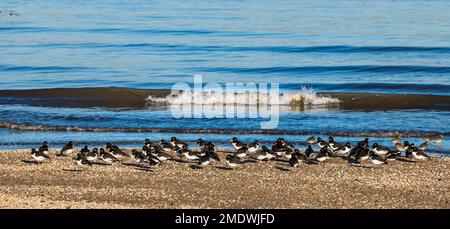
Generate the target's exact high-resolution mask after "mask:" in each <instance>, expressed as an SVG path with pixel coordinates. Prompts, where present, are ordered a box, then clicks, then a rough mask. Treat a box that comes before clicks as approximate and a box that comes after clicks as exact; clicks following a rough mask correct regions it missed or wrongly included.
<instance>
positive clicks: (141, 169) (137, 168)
mask: <svg viewBox="0 0 450 229" xmlns="http://www.w3.org/2000/svg"><path fill="white" fill-rule="evenodd" d="M135 169H136V170H139V171H143V172H154V170H153V169H151V168H148V167H136V168H135Z"/></svg>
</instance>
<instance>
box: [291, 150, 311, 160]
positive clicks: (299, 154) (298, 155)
mask: <svg viewBox="0 0 450 229" xmlns="http://www.w3.org/2000/svg"><path fill="white" fill-rule="evenodd" d="M294 155H295V157H296V158H297V160H299V161H300V162H302V161H308V157H307V156H306V154H305V153H304V152H303V153H302V152H300V150H299V149H294V152H293V153H292V156H294Z"/></svg>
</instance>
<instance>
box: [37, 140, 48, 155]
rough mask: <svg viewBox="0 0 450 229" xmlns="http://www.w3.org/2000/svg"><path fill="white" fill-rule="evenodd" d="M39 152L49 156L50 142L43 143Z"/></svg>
mask: <svg viewBox="0 0 450 229" xmlns="http://www.w3.org/2000/svg"><path fill="white" fill-rule="evenodd" d="M38 151H40V152H43V153H45V154H47V155H48V142H43V143H42V146H41V147H39V150H38Z"/></svg>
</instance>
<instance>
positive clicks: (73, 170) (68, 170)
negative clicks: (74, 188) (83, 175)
mask: <svg viewBox="0 0 450 229" xmlns="http://www.w3.org/2000/svg"><path fill="white" fill-rule="evenodd" d="M62 170H63V171H66V172H83V171H84V170H83V169H67V168H63V169H62Z"/></svg>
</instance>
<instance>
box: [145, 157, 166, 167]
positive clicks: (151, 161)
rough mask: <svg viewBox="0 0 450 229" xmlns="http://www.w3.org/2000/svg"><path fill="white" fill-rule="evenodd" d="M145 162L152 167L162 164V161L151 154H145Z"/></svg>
mask: <svg viewBox="0 0 450 229" xmlns="http://www.w3.org/2000/svg"><path fill="white" fill-rule="evenodd" d="M147 163H148V164H149V165H150V166H152V167H156V166H159V165H161V164H162V162H161V161H160V160H159V159H158V158H157V157H156V156H154V155H152V154H148V155H147Z"/></svg>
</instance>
